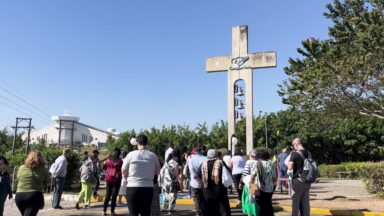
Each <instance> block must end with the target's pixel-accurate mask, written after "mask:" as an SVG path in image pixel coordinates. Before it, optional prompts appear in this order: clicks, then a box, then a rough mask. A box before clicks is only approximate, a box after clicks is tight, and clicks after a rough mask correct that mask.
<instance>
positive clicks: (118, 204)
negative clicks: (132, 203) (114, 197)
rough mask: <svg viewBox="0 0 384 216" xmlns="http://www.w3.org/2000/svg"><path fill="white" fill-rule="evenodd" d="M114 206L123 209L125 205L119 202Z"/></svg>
mask: <svg viewBox="0 0 384 216" xmlns="http://www.w3.org/2000/svg"><path fill="white" fill-rule="evenodd" d="M116 206H117V207H125V204H124V203H122V202H119V203H117V204H116Z"/></svg>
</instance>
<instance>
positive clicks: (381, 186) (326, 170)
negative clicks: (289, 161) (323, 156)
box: [319, 162, 384, 194]
mask: <svg viewBox="0 0 384 216" xmlns="http://www.w3.org/2000/svg"><path fill="white" fill-rule="evenodd" d="M340 171H351V172H353V173H354V175H353V176H347V177H349V178H352V177H355V178H359V179H361V180H362V181H363V182H364V184H365V186H366V188H367V190H368V192H370V193H379V194H383V192H384V163H382V162H381V163H373V162H358V163H342V164H337V165H320V166H319V174H320V176H321V177H328V178H337V177H338V174H337V173H336V172H340Z"/></svg>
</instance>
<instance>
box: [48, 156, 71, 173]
mask: <svg viewBox="0 0 384 216" xmlns="http://www.w3.org/2000/svg"><path fill="white" fill-rule="evenodd" d="M67 166H68V161H67V158H66V157H65V156H64V155H61V156H59V157H58V158H57V159H56V160H55V163H54V164H53V165H52V167H51V169H50V172H51V174H52V176H53V177H65V176H66V175H67Z"/></svg>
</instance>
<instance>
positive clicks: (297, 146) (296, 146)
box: [292, 138, 303, 150]
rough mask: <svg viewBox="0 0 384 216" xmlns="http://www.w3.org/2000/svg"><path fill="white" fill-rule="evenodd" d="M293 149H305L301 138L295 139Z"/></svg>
mask: <svg viewBox="0 0 384 216" xmlns="http://www.w3.org/2000/svg"><path fill="white" fill-rule="evenodd" d="M292 147H293V149H294V150H300V149H302V148H303V143H302V142H301V139H300V138H295V139H293V141H292Z"/></svg>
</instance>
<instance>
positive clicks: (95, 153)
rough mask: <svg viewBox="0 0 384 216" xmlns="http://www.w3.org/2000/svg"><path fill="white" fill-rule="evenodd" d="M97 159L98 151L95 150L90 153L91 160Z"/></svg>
mask: <svg viewBox="0 0 384 216" xmlns="http://www.w3.org/2000/svg"><path fill="white" fill-rule="evenodd" d="M98 157H99V151H98V150H97V149H95V150H93V151H92V158H93V159H97V158H98Z"/></svg>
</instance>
